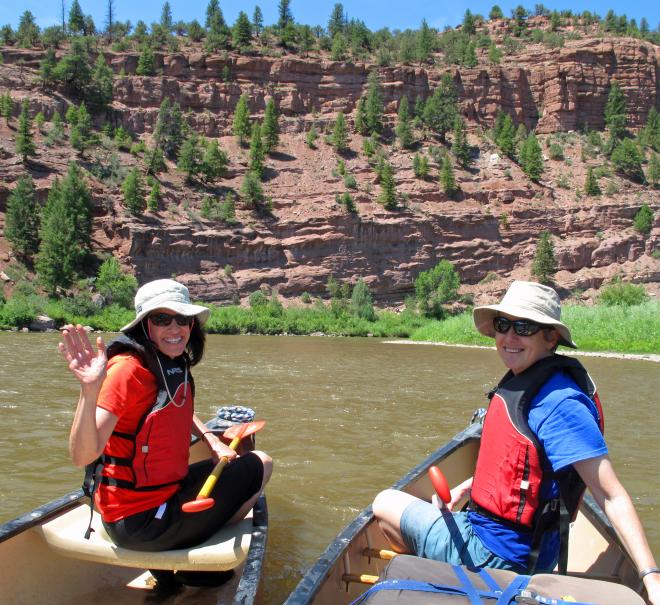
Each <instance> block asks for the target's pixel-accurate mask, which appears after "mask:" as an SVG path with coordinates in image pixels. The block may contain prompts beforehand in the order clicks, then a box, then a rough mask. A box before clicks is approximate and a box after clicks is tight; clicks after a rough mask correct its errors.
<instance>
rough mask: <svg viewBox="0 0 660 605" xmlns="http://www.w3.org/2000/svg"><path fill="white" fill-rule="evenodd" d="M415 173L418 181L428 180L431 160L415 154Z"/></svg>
mask: <svg viewBox="0 0 660 605" xmlns="http://www.w3.org/2000/svg"><path fill="white" fill-rule="evenodd" d="M413 172H414V173H415V176H416V177H417V178H418V179H426V178H427V177H428V176H429V159H428V158H427V157H426V156H425V155H419V154H418V153H416V154H415V156H414V157H413Z"/></svg>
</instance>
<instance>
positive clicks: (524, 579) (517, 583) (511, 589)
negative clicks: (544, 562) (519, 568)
mask: <svg viewBox="0 0 660 605" xmlns="http://www.w3.org/2000/svg"><path fill="white" fill-rule="evenodd" d="M530 580H531V576H522V575H521V576H516V577H515V578H514V579H513V580H511V583H510V584H509V585H508V586H507V587H506V588H505V589H504V591H503V592H502V596H501V597H500V598H499V599H498V600H497V604H496V605H509V603H511V602H513V603H515V602H516V597H517V596H520V593H521V592H522V591H523V590H524V589H525V588H527V584H529V581H530Z"/></svg>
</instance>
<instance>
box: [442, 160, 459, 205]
mask: <svg viewBox="0 0 660 605" xmlns="http://www.w3.org/2000/svg"><path fill="white" fill-rule="evenodd" d="M440 185H441V186H442V190H443V191H444V192H445V193H446V194H447V195H448V196H449V197H452V196H453V195H454V194H455V193H456V192H457V191H458V186H457V184H456V178H455V177H454V169H453V167H452V165H451V161H450V160H449V157H448V156H446V155H445V157H444V158H443V159H442V167H441V168H440Z"/></svg>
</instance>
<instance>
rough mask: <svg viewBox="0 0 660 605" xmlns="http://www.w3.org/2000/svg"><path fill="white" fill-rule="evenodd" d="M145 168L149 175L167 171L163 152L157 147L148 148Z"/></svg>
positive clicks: (145, 153) (145, 154)
mask: <svg viewBox="0 0 660 605" xmlns="http://www.w3.org/2000/svg"><path fill="white" fill-rule="evenodd" d="M144 167H145V170H146V172H147V174H152V175H153V174H156V173H157V172H163V171H164V170H166V169H167V167H166V165H165V156H163V150H162V149H161V148H160V147H158V146H156V147H147V149H145V151H144Z"/></svg>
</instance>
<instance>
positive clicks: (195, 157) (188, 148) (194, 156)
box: [176, 132, 202, 183]
mask: <svg viewBox="0 0 660 605" xmlns="http://www.w3.org/2000/svg"><path fill="white" fill-rule="evenodd" d="M201 165H202V150H201V149H200V146H199V139H198V138H197V134H195V133H194V132H192V133H191V134H190V136H189V137H188V138H187V139H186V140H185V141H184V142H183V145H181V150H180V151H179V158H178V161H177V164H176V167H177V168H178V169H179V170H181V172H185V173H186V181H188V182H189V183H190V182H192V180H193V179H194V178H195V177H196V176H197V175H198V174H199V171H200V169H201Z"/></svg>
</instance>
